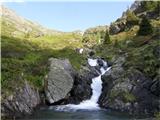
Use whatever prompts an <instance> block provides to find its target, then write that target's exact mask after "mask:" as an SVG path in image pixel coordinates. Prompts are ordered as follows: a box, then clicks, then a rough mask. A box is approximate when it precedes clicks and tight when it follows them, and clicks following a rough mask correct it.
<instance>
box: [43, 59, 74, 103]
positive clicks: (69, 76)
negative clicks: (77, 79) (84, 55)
mask: <svg viewBox="0 0 160 120" xmlns="http://www.w3.org/2000/svg"><path fill="white" fill-rule="evenodd" d="M49 62H50V68H49V73H48V75H47V79H46V81H45V94H46V99H47V101H48V102H49V103H50V104H52V103H55V102H57V101H59V100H62V99H64V98H65V97H66V96H67V95H68V93H69V92H70V91H71V89H72V87H73V82H74V70H73V68H72V66H71V64H70V62H69V60H68V59H65V60H60V59H56V58H50V59H49Z"/></svg>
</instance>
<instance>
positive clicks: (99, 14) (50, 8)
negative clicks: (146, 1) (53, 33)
mask: <svg viewBox="0 0 160 120" xmlns="http://www.w3.org/2000/svg"><path fill="white" fill-rule="evenodd" d="M133 2H134V1H133V0H130V1H119V2H118V0H117V2H116V1H112V2H111V1H109V2H104V1H103V2H102V1H101V2H98V0H97V2H89V1H88V2H82V1H81V2H80V1H79V2H73V1H72V2H71V1H70V2H64V1H63V2H51V1H50V2H44V1H43V2H17V3H15V2H14V3H13V2H8V3H4V4H5V6H7V7H8V8H11V9H13V10H14V11H16V12H17V13H18V14H19V15H21V16H23V17H25V18H27V19H29V20H31V21H36V22H38V23H40V24H41V25H43V26H45V27H48V28H51V29H57V30H61V31H66V32H68V31H74V30H85V29H87V28H89V27H94V26H98V25H109V24H110V23H111V22H113V21H115V20H116V19H117V18H118V17H120V16H121V15H122V12H123V11H125V10H126V9H127V7H128V6H130V5H131V4H132V3H133Z"/></svg>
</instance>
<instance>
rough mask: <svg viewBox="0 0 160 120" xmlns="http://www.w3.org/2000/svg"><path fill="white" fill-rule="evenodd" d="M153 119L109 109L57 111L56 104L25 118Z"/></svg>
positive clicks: (27, 119)
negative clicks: (136, 116) (139, 117)
mask: <svg viewBox="0 0 160 120" xmlns="http://www.w3.org/2000/svg"><path fill="white" fill-rule="evenodd" d="M35 119H36V120H82V119H83V120H153V119H152V118H148V119H138V118H135V117H133V116H130V115H128V114H125V113H119V112H115V111H109V110H102V109H100V110H95V111H91V110H78V111H56V110H55V106H52V107H48V106H44V107H41V108H39V109H38V110H37V111H35V112H34V113H33V114H32V115H31V116H27V117H26V118H24V119H23V120H35Z"/></svg>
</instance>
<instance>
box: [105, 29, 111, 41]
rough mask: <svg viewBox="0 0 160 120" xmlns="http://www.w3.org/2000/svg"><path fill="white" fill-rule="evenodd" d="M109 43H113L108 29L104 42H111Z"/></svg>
mask: <svg viewBox="0 0 160 120" xmlns="http://www.w3.org/2000/svg"><path fill="white" fill-rule="evenodd" d="M109 43H111V40H110V37H109V32H108V30H106V33H105V37H104V44H109Z"/></svg>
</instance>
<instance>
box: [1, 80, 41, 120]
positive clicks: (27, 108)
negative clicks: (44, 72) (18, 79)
mask: <svg viewBox="0 0 160 120" xmlns="http://www.w3.org/2000/svg"><path fill="white" fill-rule="evenodd" d="M40 103H41V100H40V96H39V92H38V90H36V89H33V88H32V87H31V86H30V85H29V84H28V83H27V82H25V85H24V87H22V88H19V89H17V91H16V92H15V93H14V94H13V95H10V96H9V97H8V98H7V99H5V100H4V101H3V102H2V104H1V105H2V108H1V111H2V114H3V117H7V118H16V117H22V115H25V114H31V113H32V112H33V109H34V108H35V107H36V106H37V105H39V104H40Z"/></svg>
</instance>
